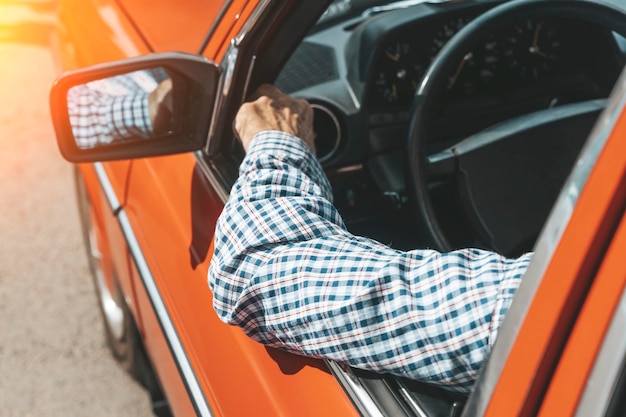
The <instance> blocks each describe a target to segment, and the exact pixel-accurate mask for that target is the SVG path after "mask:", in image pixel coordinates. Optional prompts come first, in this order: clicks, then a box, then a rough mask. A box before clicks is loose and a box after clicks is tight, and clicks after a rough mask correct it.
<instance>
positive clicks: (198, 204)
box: [51, 0, 626, 416]
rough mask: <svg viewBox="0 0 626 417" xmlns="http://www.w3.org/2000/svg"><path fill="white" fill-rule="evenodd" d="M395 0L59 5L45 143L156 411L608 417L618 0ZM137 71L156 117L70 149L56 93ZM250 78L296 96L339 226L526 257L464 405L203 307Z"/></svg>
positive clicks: (625, 182) (624, 244) (620, 101)
mask: <svg viewBox="0 0 626 417" xmlns="http://www.w3.org/2000/svg"><path fill="white" fill-rule="evenodd" d="M379 3H380V4H379ZM382 3H386V4H382ZM414 3H415V4H410V5H409V4H407V2H395V3H393V2H375V1H373V2H372V1H366V0H365V1H360V2H359V1H354V2H346V1H340V2H334V3H332V4H329V2H328V1H315V2H312V1H309V2H305V1H296V0H281V1H276V0H231V1H226V0H224V1H211V2H200V1H197V0H179V1H177V2H173V1H166V0H158V1H152V2H143V1H139V0H98V1H96V0H88V1H85V0H80V1H79V0H60V1H59V7H58V25H57V30H56V32H55V37H54V50H55V52H56V56H57V62H58V64H59V73H60V74H61V73H63V75H62V76H61V77H60V78H59V80H58V81H57V82H56V84H55V86H54V87H53V90H52V94H51V111H52V115H53V120H54V123H55V128H56V131H57V140H58V142H59V145H60V149H61V152H62V153H63V155H64V156H65V157H66V158H68V159H69V160H70V161H72V162H76V163H77V165H76V184H77V194H78V199H79V206H80V209H81V210H80V212H81V220H82V223H83V229H84V232H85V233H84V234H85V243H86V247H87V249H88V250H87V251H88V256H89V260H90V264H91V267H92V272H93V274H94V282H95V284H96V290H97V294H98V297H99V301H100V308H101V309H102V312H103V318H104V322H105V330H106V334H107V340H108V342H109V344H110V346H111V350H112V352H113V354H114V356H115V357H116V358H117V359H118V361H119V362H120V363H121V364H122V365H123V366H124V367H126V368H127V369H128V370H129V371H130V372H131V374H132V375H134V376H135V377H136V378H137V379H138V381H139V382H140V383H142V384H144V385H145V386H146V388H147V389H148V391H149V392H150V394H151V397H152V402H153V407H154V411H155V414H157V415H169V414H170V413H171V414H173V415H177V416H190V415H199V416H247V415H258V416H277V415H284V416H291V415H293V416H305V415H330V416H356V415H363V416H383V415H385V416H387V415H389V416H391V415H393V416H413V415H418V416H439V415H450V416H458V415H461V414H463V415H464V416H478V415H481V416H482V415H485V416H514V415H515V416H521V415H524V416H525V415H528V416H530V415H546V416H554V415H568V416H569V415H579V416H592V415H598V416H600V415H607V416H613V415H623V413H624V408H625V404H624V402H623V399H622V398H624V364H625V360H626V343H624V340H625V339H624V331H623V329H624V320H626V315H625V311H626V310H624V307H625V306H626V298H624V289H625V288H624V284H625V283H626V266H625V264H624V262H623V260H622V258H623V255H622V254H623V253H625V251H626V228H625V226H626V223H625V220H626V219H625V218H624V205H625V203H626V175H625V174H626V141H624V140H623V138H624V136H625V135H626V108H625V104H626V76H624V75H622V76H620V73H621V72H622V68H623V65H624V62H625V59H626V48H625V47H624V45H625V42H624V38H625V37H626V12H624V11H620V9H618V8H616V7H615V6H614V5H605V4H603V3H597V2H591V1H582V0H556V1H555V0H524V1H521V2H515V3H511V2H502V1H471V0H470V1H460V2H447V3H433V4H429V3H422V2H414ZM500 5H502V7H498V8H496V7H497V6H500ZM507 7H508V8H507ZM325 11H326V14H324V15H322V14H323V13H324V12H325ZM546 16H547V17H546ZM316 22H317V23H316ZM581 22H582V23H581ZM607 28H608V29H607ZM455 34H456V35H458V36H453V35H455ZM539 39H541V40H539ZM444 45H445V46H444ZM468 51H469V52H468ZM518 54H521V55H518ZM155 68H165V69H166V70H167V71H168V73H169V74H171V75H172V76H174V75H175V80H174V85H175V87H174V88H175V91H176V88H177V87H176V86H177V85H181V86H183V87H184V91H185V94H184V95H183V94H179V95H177V96H176V97H175V100H174V106H177V105H180V106H183V107H181V108H184V109H185V112H183V113H184V115H186V116H184V117H185V118H184V119H180V120H182V122H181V123H177V124H176V128H173V129H171V130H170V131H168V133H167V134H165V135H161V136H159V137H154V138H149V139H148V140H145V138H140V139H137V138H135V139H132V138H131V140H129V141H121V142H120V143H113V144H107V145H103V146H99V145H96V146H94V147H89V148H81V147H80V146H78V145H77V144H76V142H75V141H74V134H75V132H76V131H75V130H73V128H72V125H71V123H70V117H68V92H69V91H70V90H71V89H72V88H74V87H76V86H79V85H85V84H86V83H88V82H92V81H94V80H100V79H104V78H111V77H116V76H119V75H120V74H125V73H131V72H135V71H144V70H150V69H155ZM501 73H504V75H500V74H501ZM177 80H178V81H177ZM264 82H270V83H272V82H273V83H275V84H276V85H278V86H279V87H280V88H282V89H283V90H284V91H286V92H288V93H290V94H293V95H295V96H298V97H303V98H306V99H308V100H309V101H310V102H311V103H312V104H313V105H314V106H315V109H316V110H315V116H316V129H317V133H318V142H317V143H318V150H319V151H320V154H319V156H320V159H321V160H322V162H323V164H324V167H325V169H326V171H327V174H328V176H329V178H330V180H331V183H332V185H333V189H334V193H335V204H336V205H337V207H338V208H339V209H340V211H341V213H342V215H343V216H344V219H345V220H346V224H347V225H348V227H349V228H350V229H351V230H352V231H354V232H355V233H357V234H365V235H367V236H371V237H374V238H376V239H379V240H381V241H383V242H391V243H390V244H392V245H394V246H397V247H400V248H403V249H411V248H416V247H424V246H434V247H437V248H439V249H441V250H447V249H451V248H454V247H458V246H462V245H478V246H484V247H487V248H492V249H495V250H498V251H500V252H502V253H505V254H507V255H511V256H514V255H516V254H519V253H521V252H523V251H526V250H530V249H533V250H534V252H535V255H534V258H533V261H532V264H531V266H530V268H529V270H528V272H527V273H526V275H525V277H524V280H523V284H522V286H521V287H520V289H519V291H518V293H517V295H516V298H515V300H514V302H513V306H512V308H511V310H510V312H509V314H508V316H507V318H506V321H505V323H504V325H503V327H502V328H501V331H500V335H499V337H498V341H497V343H496V345H495V347H494V350H493V352H492V354H491V357H490V359H489V361H488V362H487V364H486V366H485V368H484V369H483V372H482V374H481V377H480V378H479V380H478V381H477V383H476V385H475V388H474V390H473V392H472V394H471V395H470V396H469V397H468V398H466V397H464V396H458V395H455V394H452V393H449V392H447V391H445V390H441V389H437V388H434V387H431V386H428V385H426V384H422V383H416V382H414V381H408V380H402V379H399V378H394V377H390V376H388V375H378V374H374V373H370V372H366V371H360V370H354V369H350V368H345V367H343V366H340V365H338V364H335V363H332V362H330V361H322V360H317V359H311V358H304V357H299V356H295V355H292V354H288V353H285V352H282V351H280V350H276V349H273V348H266V347H264V346H262V345H260V344H258V343H257V342H254V341H253V340H251V339H250V338H248V337H247V336H245V334H244V333H243V332H242V331H241V330H240V329H238V328H235V327H231V326H228V325H226V324H224V323H222V322H221V321H220V320H219V319H218V317H217V315H216V314H215V312H214V311H213V309H212V295H211V292H210V290H209V288H208V285H207V270H208V266H209V263H210V260H211V254H212V251H213V243H212V238H213V232H214V228H215V224H216V220H217V218H218V216H219V214H220V212H221V209H222V207H223V205H224V203H225V201H226V200H227V198H228V193H229V189H230V187H231V186H232V184H233V183H234V181H235V179H236V176H237V167H238V164H239V163H240V162H241V159H242V158H243V152H242V150H241V148H240V147H239V145H238V142H237V140H236V138H235V137H234V134H233V133H232V128H231V126H232V122H233V118H234V115H235V113H236V111H237V109H238V107H239V106H240V104H241V103H242V102H243V101H244V100H245V98H246V97H247V96H249V95H250V94H251V93H252V92H253V91H254V89H255V88H256V87H257V86H258V85H260V84H261V83H264ZM183 87H181V88H183ZM181 91H182V90H181ZM607 97H608V98H607ZM192 100H193V101H192ZM442 103H443V107H441V106H442ZM176 117H178V116H176ZM180 117H183V116H180ZM424 126H428V131H424V129H426V128H425V127H424ZM502 132H504V133H502ZM424 137H426V138H427V139H424ZM435 137H436V139H433V138H435ZM563 137H565V138H568V137H572V138H573V139H572V140H571V141H570V142H576V145H575V146H574V147H571V146H570V143H569V142H567V144H566V145H563V142H562V141H561V140H560V139H562V138H563ZM494 138H495V139H494ZM463 139H466V140H463ZM485 144H494V146H493V147H491V146H486V145H485ZM499 145H502V146H499ZM482 146H484V149H488V150H489V151H488V152H485V153H476V152H474V151H475V150H476V149H479V150H480V149H483V148H482ZM407 155H408V162H407ZM477 155H478V156H477ZM487 166H488V167H487ZM459 167H460V169H459ZM555 167H556V168H558V169H556V171H552V170H551V169H552V168H555ZM540 169H541V171H540ZM545 169H550V170H549V171H545ZM405 172H409V174H408V175H405ZM459 172H460V173H459ZM546 172H548V173H549V174H546ZM548 175H549V176H548ZM450 178H452V180H450ZM427 179H428V181H427ZM442 183H445V184H444V185H443V186H440V185H439V184H442ZM459 184H461V185H459ZM485 190H492V193H487V192H486V191H485ZM511 190H513V191H514V192H513V193H511V192H510V191H511ZM424 202H425V203H424Z"/></svg>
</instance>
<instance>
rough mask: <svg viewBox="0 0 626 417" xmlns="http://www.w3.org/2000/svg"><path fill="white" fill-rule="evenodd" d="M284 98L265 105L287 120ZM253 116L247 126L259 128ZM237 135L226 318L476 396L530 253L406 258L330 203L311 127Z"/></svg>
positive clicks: (217, 303) (282, 341) (227, 215)
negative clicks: (363, 232) (358, 232)
mask: <svg viewBox="0 0 626 417" xmlns="http://www.w3.org/2000/svg"><path fill="white" fill-rule="evenodd" d="M271 94H274V95H277V94H278V93H275V92H272V93H271ZM270 97H271V96H270ZM276 97H278V100H276V99H271V98H270V100H267V99H266V98H264V99H263V100H264V101H265V103H263V102H259V101H256V102H255V104H254V106H261V107H265V110H267V112H269V113H271V108H279V109H281V111H282V112H285V111H284V109H285V103H286V102H287V100H286V99H285V98H284V97H283V96H281V95H277V96H276ZM285 97H286V96H285ZM279 100H282V101H279ZM301 105H302V104H300V105H299V106H301ZM250 107H251V106H248V108H246V107H244V108H242V111H243V112H244V115H243V117H241V116H239V117H238V120H239V122H238V123H241V122H242V120H245V119H246V118H252V119H254V117H253V115H254V114H255V112H254V111H251V109H250ZM257 110H258V109H257ZM301 110H302V109H301ZM248 111H249V113H246V112H248ZM291 111H294V110H291ZM291 111H287V112H286V113H290V112H291ZM295 111H298V110H295ZM304 111H306V110H304ZM257 113H258V112H257ZM281 118H282V119H283V120H292V121H293V120H297V119H298V118H301V116H298V117H297V118H293V117H283V116H281ZM304 118H305V119H307V116H304ZM305 123H308V121H305ZM261 124H263V123H261ZM238 126H239V128H240V129H239V134H240V136H242V142H243V143H244V147H245V148H246V149H247V150H248V153H247V155H246V158H245V159H244V162H243V163H242V165H241V168H240V177H239V179H238V181H237V183H236V184H235V186H234V187H233V190H232V191H231V196H230V199H229V202H228V203H227V205H226V206H225V208H224V212H223V213H222V215H221V217H220V219H219V222H218V225H217V230H216V234H215V253H214V256H213V260H212V262H211V266H210V270H209V284H210V286H211V289H212V290H213V292H214V308H215V310H216V311H217V313H218V315H219V316H220V318H221V319H222V320H223V321H225V322H227V323H230V324H234V325H237V326H240V327H241V328H242V329H243V330H244V331H245V332H246V333H247V334H248V335H250V336H251V337H252V338H254V339H255V340H258V341H260V342H261V343H265V344H268V345H271V346H275V347H279V348H282V349H286V350H288V351H291V352H294V353H298V354H303V355H308V356H314V357H322V358H329V359H333V360H336V361H338V362H341V363H344V364H348V365H351V366H354V367H358V368H363V369H369V370H374V371H379V372H388V373H392V374H395V375H399V376H404V377H408V378H412V379H417V380H421V381H425V382H430V383H435V384H440V385H443V386H446V387H448V388H451V389H455V390H458V391H467V390H469V388H470V387H471V385H472V383H473V381H474V379H475V377H476V375H477V372H478V370H479V368H480V366H481V365H482V363H483V361H484V359H485V358H486V356H487V355H488V352H489V349H490V346H491V345H492V343H493V341H494V339H495V336H496V334H497V329H498V327H499V325H500V324H501V322H502V319H503V317H504V314H505V313H506V311H507V310H508V307H509V305H510V302H511V299H512V297H513V294H514V293H515V290H516V289H517V287H518V285H519V281H520V278H521V275H522V274H523V272H524V271H525V268H526V266H527V264H528V261H529V258H530V257H529V255H527V256H525V257H522V258H520V259H517V260H508V259H505V258H503V257H501V256H499V255H497V254H494V253H491V252H485V251H480V250H474V249H468V250H462V251H457V252H453V253H450V254H441V253H438V252H435V251H431V250H417V251H411V252H402V251H397V250H394V249H391V248H389V247H387V246H385V245H383V244H381V243H378V242H375V241H373V240H370V239H366V238H361V237H356V236H354V235H352V234H350V233H349V232H348V231H347V230H346V228H345V227H344V225H343V222H342V220H341V217H340V215H339V213H338V212H337V210H336V209H335V207H334V206H333V205H332V203H331V190H330V186H329V184H328V181H327V179H326V177H325V176H324V173H323V170H322V168H321V166H320V164H319V162H318V161H317V159H316V158H315V156H314V154H313V152H312V151H311V148H310V146H308V145H307V144H306V141H307V140H311V141H312V135H311V137H308V136H307V134H306V128H307V127H305V129H304V132H305V134H304V136H305V137H306V138H307V139H305V140H300V139H298V138H297V137H295V136H293V135H292V134H290V133H293V134H299V133H300V132H299V130H298V128H296V129H292V130H291V132H290V133H285V132H284V131H283V132H280V131H276V130H266V131H257V129H256V128H255V129H251V130H250V131H247V130H246V129H241V127H242V126H241V124H239V125H238V124H237V123H236V127H238ZM248 126H249V125H248ZM292 126H293V123H292ZM296 126H297V123H296ZM267 127H268V126H262V128H263V129H265V128H267ZM269 127H271V126H269ZM279 128H280V129H282V130H287V131H288V130H289V128H284V127H279ZM242 133H243V134H242ZM250 135H252V136H250Z"/></svg>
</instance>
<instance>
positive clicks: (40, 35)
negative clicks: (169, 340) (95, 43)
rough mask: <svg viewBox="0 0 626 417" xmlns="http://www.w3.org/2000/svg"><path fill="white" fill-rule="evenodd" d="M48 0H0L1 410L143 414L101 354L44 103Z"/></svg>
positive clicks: (4, 414)
mask: <svg viewBox="0 0 626 417" xmlns="http://www.w3.org/2000/svg"><path fill="white" fill-rule="evenodd" d="M54 8H55V5H54V3H53V2H51V1H50V0H48V1H37V0H24V1H18V0H2V1H0V417H30V416H33V417H34V416H37V417H39V416H47V417H56V416H58V417H72V416H90V417H97V416H115V417H121V416H134V417H141V416H150V415H152V413H151V411H150V405H149V400H148V395H147V393H146V392H145V391H143V390H142V389H141V388H140V387H139V386H138V385H136V384H135V383H134V382H133V381H132V380H131V379H130V377H128V376H127V375H126V373H125V372H124V371H123V370H121V369H120V368H119V367H118V366H117V364H116V363H115V361H114V360H113V359H112V358H111V356H110V355H109V352H108V350H107V347H106V344H105V339H104V333H103V329H102V323H101V320H100V315H99V311H98V309H97V304H96V299H95V293H94V289H93V284H92V281H91V277H90V275H89V271H88V267H87V262H86V256H85V250H84V247H83V243H82V240H81V234H80V229H79V221H78V213H77V206H76V199H75V193H74V185H73V179H72V168H71V165H70V164H69V163H67V162H65V161H64V160H63V159H62V158H61V156H60V154H59V152H58V150H57V148H56V143H55V139H54V134H53V129H52V124H51V121H50V116H49V111H48V92H49V89H50V86H51V85H52V82H53V80H54V78H55V76H56V68H55V64H54V62H53V59H52V55H51V52H50V50H49V48H48V44H49V35H50V31H51V29H52V24H53V16H54Z"/></svg>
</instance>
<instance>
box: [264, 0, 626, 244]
mask: <svg viewBox="0 0 626 417" xmlns="http://www.w3.org/2000/svg"><path fill="white" fill-rule="evenodd" d="M500 3H502V1H487V2H485V1H471V0H470V1H463V2H448V3H433V4H429V3H422V4H418V5H415V6H411V7H408V8H402V9H397V10H393V9H391V10H389V8H387V9H386V11H385V12H383V13H371V14H367V13H365V14H363V15H360V16H358V17H355V18H353V19H350V20H346V21H342V22H339V23H335V24H333V25H331V26H324V27H322V28H317V29H314V30H313V31H312V32H311V33H310V34H309V35H308V36H307V37H306V38H305V39H304V41H303V43H302V44H301V45H300V47H299V48H298V50H296V51H295V53H294V54H293V55H292V57H291V59H290V60H289V61H288V62H287V63H286V65H285V66H284V68H283V70H282V72H281V74H280V75H279V76H278V78H277V80H276V83H275V84H276V85H277V86H278V87H279V88H281V89H282V90H283V91H285V92H287V93H290V94H293V95H295V96H299V97H303V98H306V99H308V100H309V101H311V102H312V103H313V104H314V106H315V109H314V111H315V120H316V126H315V127H316V133H317V140H316V143H317V148H318V150H321V154H320V155H318V156H320V158H321V160H322V161H323V164H324V166H325V168H326V169H327V173H328V174H329V178H330V179H331V182H332V183H333V187H334V189H335V203H336V205H337V206H338V208H340V211H342V215H343V216H344V219H345V220H346V223H347V224H348V225H353V226H354V230H353V231H354V232H355V233H360V232H362V231H363V230H362V229H363V228H365V229H367V230H366V232H368V233H366V234H368V235H372V234H373V235H374V236H373V237H375V238H378V239H381V240H383V241H384V240H389V241H391V240H394V241H396V242H397V241H398V239H397V236H398V234H406V225H407V224H408V222H407V217H404V214H405V212H407V213H408V212H410V208H407V207H406V205H407V201H408V197H407V192H406V189H407V184H406V178H405V176H406V163H407V161H406V159H407V157H406V144H407V133H408V126H409V123H410V121H411V118H412V116H413V106H415V93H416V91H418V90H419V89H420V85H421V84H422V83H423V82H424V76H425V75H426V74H427V71H428V68H429V66H430V65H431V63H432V62H433V60H435V58H436V57H437V56H438V54H439V52H440V51H441V49H442V48H443V47H444V45H446V43H447V42H448V41H449V40H450V39H451V38H452V37H453V36H454V35H455V34H456V33H458V32H459V31H460V30H461V29H462V28H463V27H465V25H467V24H468V23H469V22H471V21H472V20H473V19H475V18H476V17H477V16H479V15H481V14H482V13H484V12H485V11H487V10H489V9H490V8H492V7H494V6H495V5H498V4H500ZM620 40H621V41H623V39H621V38H619V37H617V36H616V35H614V34H613V33H611V32H609V31H607V30H605V29H604V28H602V27H598V26H594V25H591V24H586V23H582V22H580V21H577V20H572V19H565V18H554V17H552V18H541V17H535V16H529V17H522V18H520V19H518V20H515V21H513V22H505V23H503V24H501V25H496V26H494V28H493V31H492V32H491V33H490V34H489V35H488V36H486V37H484V38H483V39H481V40H480V41H479V42H477V43H476V45H475V47H474V48H472V49H471V50H468V51H467V53H466V54H465V55H464V56H463V58H462V59H461V60H459V61H458V63H456V64H455V65H454V67H453V68H452V69H451V71H450V73H449V74H447V83H446V85H445V87H444V88H443V91H441V92H440V94H439V110H438V112H437V114H436V116H435V118H436V120H434V121H433V122H432V125H433V129H432V132H431V138H430V139H429V143H428V148H429V153H430V154H434V153H436V152H438V151H441V150H444V149H447V148H449V147H450V146H452V145H454V144H455V143H458V142H459V141H461V140H463V139H464V138H467V137H468V136H470V135H472V134H474V133H476V132H480V131H481V130H483V129H486V128H488V127H490V126H493V125H495V124H497V123H500V122H502V121H505V120H509V119H511V118H513V117H517V116H519V115H523V114H527V113H531V112H534V111H539V110H542V109H549V108H554V107H558V106H562V105H566V104H568V103H576V102H582V101H585V100H591V99H596V98H606V97H607V96H608V95H609V93H610V91H611V89H612V86H613V84H614V82H615V80H616V78H617V76H618V75H619V73H620V71H621V68H622V67H623V65H624V62H625V61H624V56H625V54H624V51H623V49H622V48H620ZM434 188H436V187H434ZM449 188H450V187H448V189H446V188H445V187H444V188H443V189H439V190H437V189H435V190H434V193H435V194H437V193H439V194H441V196H442V197H441V198H436V200H437V201H438V203H437V204H440V205H441V207H440V210H439V211H440V212H441V213H443V214H442V215H443V216H444V217H445V216H448V217H449V218H450V219H452V220H451V221H445V223H447V224H450V225H452V226H451V227H452V228H455V229H458V230H464V229H466V226H465V225H462V224H461V225H459V222H458V221H456V220H454V219H458V218H461V217H462V216H461V215H460V214H459V212H460V211H462V210H461V209H459V208H458V207H455V204H456V202H455V197H454V196H453V194H454V192H453V190H450V189H449ZM446 213H447V214H446ZM406 215H407V216H408V217H410V214H406ZM373 222H374V223H376V224H379V225H380V227H379V229H381V230H386V231H388V232H389V233H388V235H389V236H387V235H386V234H384V233H383V235H382V236H377V235H376V233H374V232H372V230H371V229H372V226H371V225H372V223H373ZM396 223H397V224H398V225H399V226H398V227H399V230H396V231H394V228H395V226H394V225H395V224H396ZM409 223H410V222H409ZM364 225H367V226H364ZM414 232H415V233H416V235H419V230H415V231H414ZM462 233H463V232H462ZM467 234H468V235H471V232H468V233H467ZM462 240H463V244H468V243H469V244H472V243H473V242H471V241H469V242H468V240H467V239H464V238H463V239H462ZM470 240H471V239H470ZM422 244H428V242H416V241H410V242H406V244H399V245H398V246H399V247H415V246H420V245H422Z"/></svg>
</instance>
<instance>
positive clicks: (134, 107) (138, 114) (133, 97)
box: [67, 68, 174, 149]
mask: <svg viewBox="0 0 626 417" xmlns="http://www.w3.org/2000/svg"><path fill="white" fill-rule="evenodd" d="M67 106H68V113H69V118H70V124H71V126H72V132H73V134H74V140H75V142H76V146H77V147H78V148H80V149H93V148H95V147H100V146H108V145H111V144H118V143H125V142H129V141H137V140H145V139H150V138H158V137H162V136H164V135H167V134H169V133H172V132H173V131H174V111H173V110H174V109H173V107H174V106H173V81H172V77H170V75H169V74H168V72H167V71H165V69H163V68H155V69H149V70H148V69H147V70H140V71H134V72H129V73H126V74H121V75H116V76H113V77H108V78H102V79H99V80H95V81H90V82H88V83H86V84H79V85H76V86H74V87H72V88H70V89H69V90H68V93H67Z"/></svg>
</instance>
